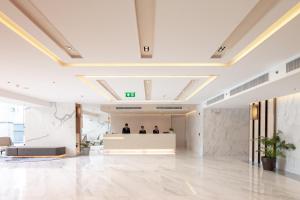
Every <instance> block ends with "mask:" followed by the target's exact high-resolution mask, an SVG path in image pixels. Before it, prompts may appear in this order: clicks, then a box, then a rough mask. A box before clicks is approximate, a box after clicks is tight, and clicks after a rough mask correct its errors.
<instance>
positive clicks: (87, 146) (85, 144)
mask: <svg viewBox="0 0 300 200" xmlns="http://www.w3.org/2000/svg"><path fill="white" fill-rule="evenodd" d="M92 145H93V144H92V143H91V142H90V141H84V142H81V143H80V147H81V148H89V147H91V146H92Z"/></svg>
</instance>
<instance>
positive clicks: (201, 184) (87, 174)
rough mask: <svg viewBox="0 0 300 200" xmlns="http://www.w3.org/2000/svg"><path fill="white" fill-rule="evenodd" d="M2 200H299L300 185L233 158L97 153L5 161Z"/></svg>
mask: <svg viewBox="0 0 300 200" xmlns="http://www.w3.org/2000/svg"><path fill="white" fill-rule="evenodd" d="M0 180H1V182H0V183H1V185H0V199H1V200H69V199H70V200H71V199H74V200H81V199H84V200H102V199H103V200H110V199H116V200H190V199H191V200H196V199H197V200H201V199H207V200H209V199H213V200H218V199H220V200H226V199H228V200H229V199H230V200H235V199H238V200H246V199H270V200H271V199H272V200H276V199H289V200H291V199H295V200H296V199H297V200H299V199H300V182H299V181H297V180H294V179H291V178H289V177H285V176H282V175H279V174H275V173H272V172H266V171H262V170H261V169H259V168H257V167H252V166H251V165H248V164H247V163H246V162H243V161H239V160H238V159H233V158H205V159H201V158H199V157H198V156H196V155H194V154H192V153H188V152H179V153H178V154H177V155H176V156H175V155H163V156H159V155H146V156H142V155H93V156H81V157H74V158H65V159H60V160H52V161H40V162H25V163H15V162H13V163H12V162H0Z"/></svg>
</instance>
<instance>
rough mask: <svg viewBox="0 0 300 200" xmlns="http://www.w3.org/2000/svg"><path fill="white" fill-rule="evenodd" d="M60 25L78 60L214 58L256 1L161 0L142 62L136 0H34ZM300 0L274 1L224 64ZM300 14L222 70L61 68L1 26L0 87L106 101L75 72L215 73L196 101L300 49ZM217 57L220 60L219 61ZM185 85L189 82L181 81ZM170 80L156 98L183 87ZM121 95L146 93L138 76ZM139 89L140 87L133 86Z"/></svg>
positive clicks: (0, 6) (12, 10)
mask: <svg viewBox="0 0 300 200" xmlns="http://www.w3.org/2000/svg"><path fill="white" fill-rule="evenodd" d="M32 2H33V3H34V4H35V5H36V6H37V7H38V8H39V9H40V10H41V11H42V12H43V13H44V15H45V16H47V17H48V19H49V20H50V21H51V22H52V23H53V24H54V25H55V27H56V28H57V29H58V30H59V31H60V32H61V33H62V34H63V35H64V36H65V37H66V38H67V40H68V41H70V42H71V43H72V44H73V45H74V47H75V48H76V49H77V50H78V51H79V52H80V53H81V55H82V56H83V57H84V58H83V59H82V60H80V62H215V61H213V60H210V56H211V55H212V54H213V52H214V51H215V50H216V49H217V48H218V46H219V45H220V44H222V42H223V41H224V40H225V39H226V38H227V37H228V35H229V34H230V33H231V32H232V31H233V29H234V28H235V27H236V26H237V25H238V24H239V22H240V21H241V20H242V19H243V17H245V16H246V14H247V12H248V11H250V10H251V8H253V6H254V5H255V4H256V3H257V1H256V0H226V1H220V0H184V1H183V0H164V1H157V3H156V12H155V13H156V14H155V17H156V18H155V34H154V53H153V58H152V59H150V60H146V61H144V60H141V58H140V52H139V42H138V34H137V25H136V17H135V11H134V1H133V0H89V1H73V0H51V1H50V0H44V1H40V0H32ZM297 2H299V1H298V0H283V1H281V2H280V3H279V4H278V5H276V6H275V8H273V9H272V10H271V11H270V12H269V13H268V14H267V15H266V16H265V17H264V18H263V19H262V20H261V21H260V22H259V23H258V24H257V25H256V26H255V27H254V28H253V29H252V30H251V31H250V32H249V33H248V34H247V35H246V36H245V37H244V38H243V39H242V40H241V41H240V42H239V43H238V44H237V45H236V46H235V47H234V48H233V49H232V50H230V51H229V52H228V54H226V55H225V57H224V58H223V59H221V61H222V62H223V61H227V60H228V59H230V58H231V57H233V56H234V55H235V54H236V53H237V52H239V51H240V50H241V49H243V48H244V47H245V46H246V45H247V44H248V43H249V42H250V41H252V40H253V39H254V38H255V37H256V36H257V35H258V34H259V33H261V32H262V31H264V30H265V29H266V28H267V27H268V26H270V25H271V24H272V23H273V22H274V21H275V20H276V19H278V18H279V17H280V16H282V15H283V14H284V13H285V12H286V11H287V10H288V9H289V8H291V7H292V6H293V5H295V3H297ZM0 11H1V12H3V13H5V14H6V15H7V16H8V17H10V18H11V19H12V20H13V21H14V22H16V23H17V24H18V25H20V26H21V27H23V28H24V29H25V30H26V31H27V32H29V33H30V34H32V35H33V36H34V37H35V38H37V39H38V40H39V41H41V42H42V43H43V44H44V45H45V46H46V47H47V48H49V49H50V50H51V51H53V52H54V53H55V54H57V55H58V56H59V57H60V58H62V59H63V60H64V61H67V62H78V60H76V59H75V60H74V59H71V58H69V57H68V55H66V54H65V52H64V51H62V50H61V49H60V48H59V47H58V46H57V45H56V44H55V43H54V42H53V41H51V40H50V39H49V38H48V37H47V36H46V35H45V34H44V33H43V32H42V31H41V30H39V29H38V28H37V27H36V26H35V25H34V24H33V23H32V22H31V21H30V20H29V19H28V18H26V17H25V16H24V15H23V14H22V13H21V12H20V11H19V10H18V9H17V8H16V7H14V5H12V4H11V3H10V2H9V1H0ZM299 27H300V17H299V16H297V17H296V18H295V19H294V20H293V21H291V22H290V23H288V24H287V25H286V26H285V27H283V28H282V29H281V30H279V31H278V32H276V33H275V34H274V35H273V36H272V37H271V38H269V39H268V40H266V41H265V42H264V43H263V44H262V45H260V46H259V47H258V48H256V49H255V50H254V51H252V52H251V53H250V54H249V55H247V56H246V57H245V58H243V59H242V60H241V61H240V62H238V63H237V64H235V65H234V66H232V67H230V68H220V67H166V68H162V67H126V68H125V67H112V68H105V67H102V68H101V67H74V68H62V67H61V66H59V65H58V64H57V63H55V62H53V61H52V60H51V59H49V58H48V57H47V56H45V55H44V54H42V53H41V52H40V51H39V50H37V49H35V48H34V47H33V46H31V45H30V44H29V43H28V42H26V41H25V40H23V39H22V38H20V37H19V36H18V35H16V34H15V33H13V32H12V31H11V30H9V29H8V28H7V27H5V26H4V25H3V24H1V23H0V43H1V45H0V71H1V73H0V88H2V89H5V90H9V91H13V92H16V93H20V94H25V95H28V96H32V97H37V98H40V99H44V100H47V101H64V102H83V103H98V104H99V103H108V102H107V100H106V99H105V98H104V97H101V96H100V95H99V94H97V93H95V92H94V91H93V90H91V89H90V88H89V87H87V86H86V85H84V84H82V82H81V81H79V80H78V78H76V75H218V78H217V79H216V80H215V81H213V82H212V83H210V84H209V85H208V86H207V87H206V88H204V89H203V90H201V91H200V92H199V93H198V94H197V95H195V96H194V97H193V98H191V99H190V100H189V101H187V102H185V103H187V104H198V103H200V102H201V101H204V100H206V99H207V98H210V97H212V96H214V95H216V94H218V93H220V92H221V91H222V90H223V89H225V88H229V87H232V86H233V85H235V84H237V83H239V82H242V81H243V80H245V79H247V78H249V77H252V76H254V75H255V74H259V73H261V72H263V71H265V70H266V69H268V68H270V67H273V66H274V65H276V64H277V63H279V62H282V61H283V60H286V59H287V58H289V57H292V56H294V55H296V54H299V53H300V46H299V44H300V37H299V35H300V29H299ZM221 61H220V62H221ZM183 82H184V81H183ZM183 82H182V83H181V82H180V83H178V84H177V85H176V84H175V85H174V83H172V82H170V80H168V79H165V80H163V81H162V82H157V85H155V84H156V83H155V84H154V85H153V87H155V91H156V92H154V93H153V96H154V97H155V98H161V96H160V95H161V94H163V93H166V92H169V93H170V94H168V95H170V97H173V96H174V95H175V94H177V93H178V91H180V89H182V87H183V85H184V84H183ZM111 84H112V85H113V88H114V89H115V90H116V91H118V93H120V94H121V95H120V94H119V95H120V96H123V95H122V93H123V91H124V90H125V89H126V88H131V87H132V88H134V89H135V90H136V91H139V93H142V91H141V86H143V84H140V83H139V86H138V87H136V86H137V83H136V81H135V80H128V81H127V82H126V83H122V84H120V83H118V82H117V81H116V82H115V83H113V82H111ZM135 87H136V88H135Z"/></svg>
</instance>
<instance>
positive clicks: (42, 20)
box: [10, 0, 82, 58]
mask: <svg viewBox="0 0 300 200" xmlns="http://www.w3.org/2000/svg"><path fill="white" fill-rule="evenodd" d="M10 2H11V3H12V4H14V5H15V6H16V7H17V8H18V9H19V10H20V11H21V12H22V13H23V14H24V15H25V16H26V17H27V18H28V19H29V20H30V21H31V22H33V23H34V24H35V25H36V26H37V27H38V28H39V29H40V30H41V31H43V32H44V33H45V34H46V35H47V36H48V37H49V38H50V39H51V40H52V41H53V42H54V43H55V44H57V46H59V47H60V48H61V49H62V50H63V51H65V53H67V54H68V55H69V56H70V57H71V58H82V56H81V55H80V53H79V52H78V51H76V49H75V48H74V47H72V45H71V43H70V42H69V41H68V40H67V39H66V38H65V37H64V36H63V34H62V33H61V32H60V31H59V30H57V28H56V27H55V26H54V25H53V24H52V23H51V22H50V21H49V19H48V18H47V17H46V16H45V15H44V14H43V13H42V12H41V11H40V10H39V9H38V8H37V7H36V6H35V5H34V4H33V3H32V2H31V1H30V0H10Z"/></svg>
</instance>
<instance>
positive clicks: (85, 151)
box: [80, 141, 92, 155]
mask: <svg viewBox="0 0 300 200" xmlns="http://www.w3.org/2000/svg"><path fill="white" fill-rule="evenodd" d="M91 146H92V144H91V142H90V141H84V142H81V144H80V147H81V151H80V154H81V155H89V154H90V148H91Z"/></svg>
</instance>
